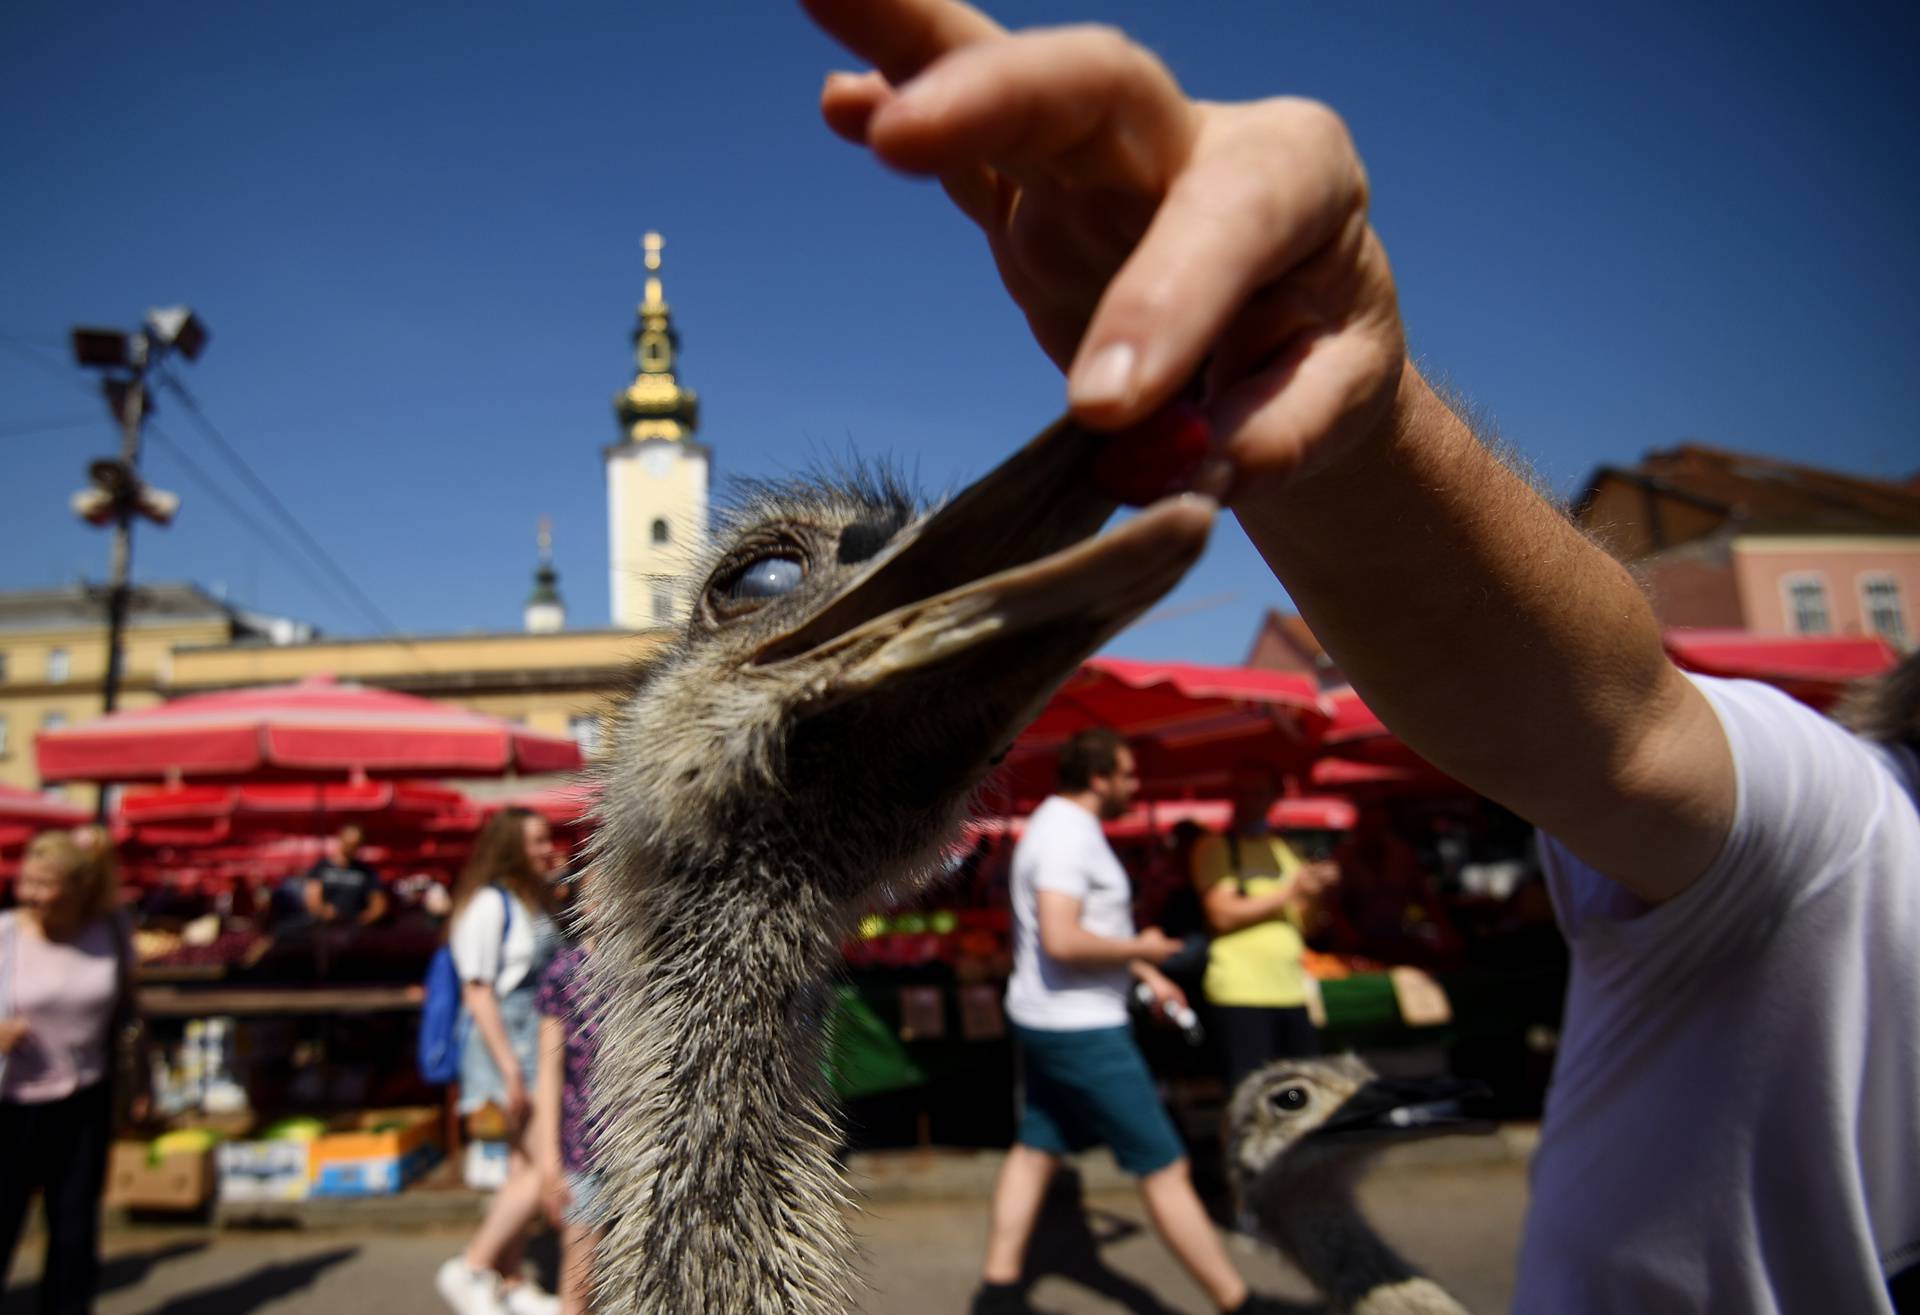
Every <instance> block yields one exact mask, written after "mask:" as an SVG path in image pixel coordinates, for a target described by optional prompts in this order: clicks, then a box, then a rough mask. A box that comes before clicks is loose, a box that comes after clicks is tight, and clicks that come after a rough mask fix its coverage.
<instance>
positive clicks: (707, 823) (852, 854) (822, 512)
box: [600, 422, 1214, 905]
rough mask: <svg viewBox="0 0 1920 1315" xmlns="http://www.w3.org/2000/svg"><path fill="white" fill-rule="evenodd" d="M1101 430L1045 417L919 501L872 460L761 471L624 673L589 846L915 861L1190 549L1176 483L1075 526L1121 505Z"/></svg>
mask: <svg viewBox="0 0 1920 1315" xmlns="http://www.w3.org/2000/svg"><path fill="white" fill-rule="evenodd" d="M1105 441H1106V440H1104V439H1102V438H1100V437H1098V436H1095V435H1091V434H1088V433H1086V432H1085V431H1082V430H1080V429H1078V428H1077V427H1075V426H1073V425H1071V424H1069V423H1066V422H1062V423H1060V424H1057V425H1055V426H1053V427H1052V428H1051V429H1049V430H1047V431H1046V432H1045V433H1043V434H1042V435H1041V436H1040V437H1039V438H1037V439H1036V440H1034V441H1033V442H1032V443H1030V444H1029V445H1028V446H1027V447H1026V448H1025V449H1023V450H1022V451H1020V452H1019V453H1017V454H1015V456H1014V457H1012V458H1011V459H1010V460H1008V461H1007V462H1005V463H1004V464H1002V465H1001V466H1000V467H999V468H998V469H996V470H995V471H993V472H992V473H991V474H989V475H988V476H987V477H985V478H984V479H982V480H980V481H979V482H978V483H976V484H974V485H973V486H971V487H970V488H968V489H967V490H965V491H964V492H963V493H961V494H960V495H959V496H958V497H956V498H955V499H953V500H952V501H951V502H949V503H948V504H947V505H946V506H944V507H942V508H940V509H938V510H936V511H934V512H933V513H931V514H928V515H922V514H919V513H918V511H917V509H916V508H915V506H914V504H913V502H912V501H911V499H910V498H909V496H908V495H907V494H906V493H905V492H904V491H902V490H901V489H900V488H899V487H898V486H897V485H895V484H893V483H892V482H891V481H889V480H885V479H881V478H871V477H860V478H855V479H851V480H833V481H828V480H818V481H795V482H791V483H787V484H782V485H765V486H760V487H758V488H757V489H756V490H755V491H754V492H753V493H752V495H751V496H750V497H749V498H748V499H747V500H746V501H745V503H744V505H743V506H741V507H740V508H738V509H737V511H736V512H735V513H734V514H733V516H732V517H731V518H730V523H729V524H728V526H727V527H726V529H725V530H724V531H723V532H722V533H721V534H720V535H718V536H717V544H716V547H715V549H714V550H713V553H712V557H711V560H710V562H709V563H708V565H707V569H706V571H705V573H704V579H703V580H702V582H701V583H700V584H699V585H698V592H697V594H696V595H695V596H694V597H693V598H692V599H691V600H690V601H691V616H690V619H689V621H688V624H687V627H686V630H685V632H684V633H683V634H682V635H681V636H680V637H679V639H678V642H677V643H675V644H673V645H671V646H669V647H668V648H667V649H666V650H664V651H663V652H661V653H660V654H659V655H658V656H657V657H655V658H654V659H653V660H651V661H649V662H648V663H647V664H646V666H645V667H644V668H643V669H642V670H641V671H640V673H639V675H638V680H637V682H636V688H635V690H634V692H633V694H632V696H631V698H630V699H629V701H628V703H627V705H626V708H625V713H624V716H623V718H622V719H621V726H620V728H619V730H618V731H617V733H616V740H617V747H616V751H615V752H614V753H612V754H610V755H608V764H609V765H608V767H607V769H606V772H605V779H604V781H603V799H604V803H603V807H602V817H603V829H602V832H601V838H600V844H601V848H602V851H603V852H606V853H611V854H615V855H618V856H620V858H621V864H616V866H620V865H622V864H624V865H625V866H626V867H627V868H628V870H629V871H630V872H635V869H634V865H633V862H632V859H633V858H634V856H642V857H643V858H646V859H650V860H651V861H647V862H643V863H642V864H641V867H642V868H643V869H644V868H654V869H666V868H674V867H680V866H685V865H688V864H691V865H694V866H696V867H699V866H703V865H707V864H710V863H711V862H712V861H714V860H715V858H716V857H717V851H720V850H727V849H730V848H732V847H733V846H734V845H735V844H736V843H737V842H738V841H739V840H740V839H741V838H742V837H757V838H760V839H764V840H767V841H770V842H772V843H775V844H778V845H790V846H791V847H792V848H791V852H792V854H793V855H794V857H795V858H796V859H799V860H803V861H805V862H806V863H807V865H808V867H809V869H810V879H811V880H812V881H814V882H815V883H817V884H819V885H821V886H823V887H826V888H829V889H831V890H833V892H834V893H835V894H837V895H839V896H842V897H853V896H857V895H859V894H861V893H862V892H864V891H865V890H866V889H868V888H869V887H871V886H872V885H874V884H875V883H876V882H877V881H880V880H882V879H890V878H899V877H901V876H903V875H907V874H910V873H913V872H915V871H917V870H919V869H920V868H921V867H923V866H924V865H925V864H926V863H927V861H928V860H929V859H931V858H932V857H933V856H934V855H935V854H937V852H938V850H939V846H940V845H941V843H942V842H943V840H944V839H945V838H946V837H947V836H948V835H949V834H950V832H951V829H952V826H953V825H954V824H956V823H957V822H958V821H960V820H961V819H962V818H963V817H964V814H965V810H966V807H967V805H968V803H969V801H970V799H971V796H972V794H973V792H974V790H975V787H976V786H978V785H979V783H980V782H981V781H982V779H983V778H984V777H985V776H986V775H987V774H988V772H989V771H990V770H991V767H992V765H993V764H994V763H995V762H996V761H997V760H998V756H999V754H1000V753H1001V752H1002V751H1003V750H1004V749H1005V748H1006V746H1007V745H1008V744H1009V743H1010V742H1011V741H1012V740H1013V738H1014V736H1015V735H1016V734H1017V733H1018V732H1019V730H1020V729H1021V727H1022V726H1024V725H1025V724H1026V722H1027V721H1029V720H1031V718H1032V717H1033V716H1034V714H1035V713H1037V712H1038V711H1039V709H1040V708H1041V706H1043V705H1044V703H1045V702H1046V700H1047V698H1048V697H1049V696H1050V695H1051V693H1052V691H1053V690H1054V688H1055V687H1056V686H1058V685H1059V684H1060V683H1061V682H1062V681H1063V680H1064V679H1065V678H1066V677H1067V676H1068V675H1069V674H1071V673H1072V671H1073V670H1074V668H1075V666H1076V665H1077V664H1078V663H1079V661H1080V660H1081V659H1082V658H1084V657H1085V656H1087V655H1088V654H1090V653H1091V652H1092V651H1093V650H1095V649H1096V648H1098V647H1099V645H1100V644H1101V643H1102V642H1104V641H1105V640H1106V639H1107V638H1108V637H1109V636H1110V635H1112V634H1113V633H1114V632H1115V631H1117V630H1118V629H1119V628H1120V627H1121V626H1123V625H1124V624H1126V623H1127V622H1128V621H1130V620H1132V619H1133V618H1134V617H1135V616H1136V615H1138V614H1139V613H1140V612H1141V611H1142V610H1143V609H1144V608H1145V607H1146V606H1148V605H1149V604H1150V603H1152V601H1153V600H1154V599H1156V598H1158V597H1159V596H1160V595H1161V594H1162V593H1164V592H1165V591H1166V590H1167V589H1168V588H1170V587H1171V586H1172V585H1173V584H1174V582H1175V581H1177V580H1178V579H1179V578H1180V577H1181V575H1183V574H1184V573H1185V572H1186V570H1187V568H1188V567H1189V566H1190V565H1191V564H1192V563H1193V561H1194V559H1195V558H1196V557H1197V556H1198V555H1199V553H1200V550H1201V548H1202V547H1203V546H1204V544H1205V541H1206V537H1207V532H1208V529H1209V526H1210V524H1211V520H1212V515H1213V511H1214V506H1213V503H1212V502H1211V501H1210V500H1207V499H1204V498H1200V497H1196V496H1192V495H1187V496H1177V497H1171V498H1167V499H1163V500H1162V501H1161V502H1160V503H1158V504H1156V505H1154V506H1153V507H1151V508H1149V509H1147V510H1146V511H1144V512H1143V513H1142V514H1140V515H1139V516H1137V517H1135V518H1133V519H1132V520H1130V521H1129V522H1128V523H1127V524H1125V525H1123V526H1121V527H1120V528H1118V529H1116V530H1114V531H1113V532H1111V533H1109V534H1107V535H1104V536H1102V537H1100V538H1097V539H1091V540H1088V538H1087V536H1089V535H1090V534H1091V533H1092V532H1093V531H1094V530H1096V529H1097V528H1098V527H1099V525H1100V524H1101V523H1102V522H1103V521H1105V520H1106V519H1107V517H1108V516H1109V515H1110V514H1111V512H1112V511H1113V509H1114V504H1113V503H1112V502H1111V501H1109V500H1107V499H1106V498H1104V497H1102V496H1101V495H1100V494H1098V493H1097V492H1096V491H1095V490H1094V489H1093V488H1092V486H1091V485H1092V481H1091V479H1090V478H1089V468H1090V464H1091V461H1092V459H1093V457H1094V456H1095V455H1096V453H1097V451H1098V449H1099V447H1100V445H1101V444H1102V443H1104V442H1105ZM1083 540H1085V541H1083ZM635 875H640V876H644V875H645V873H644V871H641V872H635ZM615 902H616V905H617V900H616V901H615Z"/></svg>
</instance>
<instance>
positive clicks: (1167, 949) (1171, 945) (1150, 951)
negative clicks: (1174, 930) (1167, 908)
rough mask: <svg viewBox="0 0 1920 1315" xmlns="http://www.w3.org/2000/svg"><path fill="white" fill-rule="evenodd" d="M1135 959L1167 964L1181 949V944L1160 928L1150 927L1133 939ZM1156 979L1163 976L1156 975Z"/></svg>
mask: <svg viewBox="0 0 1920 1315" xmlns="http://www.w3.org/2000/svg"><path fill="white" fill-rule="evenodd" d="M1133 944H1134V957H1135V958H1137V959H1141V960H1144V961H1145V962H1147V963H1150V964H1153V963H1165V962H1166V961H1167V960H1168V959H1170V958H1172V957H1173V955H1174V952H1175V951H1177V950H1178V949H1179V948H1180V942H1179V941H1177V940H1175V939H1174V938H1173V937H1171V936H1169V935H1167V934H1166V933H1165V932H1163V931H1161V930H1160V929H1159V928H1158V927H1149V928H1147V929H1146V930H1145V931H1143V932H1141V933H1140V934H1139V935H1137V936H1135V937H1134V938H1133ZM1154 975H1155V976H1156V977H1159V976H1162V974H1159V973H1155V974H1154Z"/></svg>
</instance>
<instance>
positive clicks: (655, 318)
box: [613, 233, 700, 442]
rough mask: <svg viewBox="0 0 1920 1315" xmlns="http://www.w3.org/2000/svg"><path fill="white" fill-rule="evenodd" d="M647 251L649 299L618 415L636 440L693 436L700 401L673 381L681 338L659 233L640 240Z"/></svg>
mask: <svg viewBox="0 0 1920 1315" xmlns="http://www.w3.org/2000/svg"><path fill="white" fill-rule="evenodd" d="M640 245H641V247H642V249H643V250H645V252H646V266H647V285H646V296H645V298H644V299H643V300H642V301H641V303H640V305H639V307H638V309H637V319H636V322H635V324H634V328H633V359H634V376H633V382H632V383H631V384H629V385H628V386H627V388H626V391H625V392H623V393H621V394H620V395H619V396H618V397H616V398H615V399H614V403H613V409H614V414H616V415H617V416H619V418H620V427H621V428H622V429H623V430H624V431H626V436H627V438H628V439H629V440H631V441H633V442H638V441H640V440H641V439H647V438H673V439H679V438H691V437H692V436H693V432H694V431H695V430H696V429H698V428H699V427H700V398H699V395H698V394H697V393H695V392H694V391H693V390H692V389H691V388H682V387H681V386H680V383H679V381H678V380H677V379H675V378H674V374H673V366H674V358H675V355H676V354H677V353H678V351H679V349H680V335H679V334H677V333H675V332H674V329H673V314H672V312H671V310H669V308H668V306H667V298H666V294H665V293H664V292H662V291H661V287H660V252H661V250H662V248H664V247H665V246H666V242H665V240H664V239H662V238H661V236H660V235H659V234H658V233H648V234H647V235H646V236H645V237H643V238H641V239H640Z"/></svg>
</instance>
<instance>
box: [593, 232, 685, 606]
mask: <svg viewBox="0 0 1920 1315" xmlns="http://www.w3.org/2000/svg"><path fill="white" fill-rule="evenodd" d="M642 245H643V246H644V248H645V249H646V262H647V286H646V296H645V298H644V299H643V300H642V301H641V303H640V307H639V312H638V319H637V320H636V322H635V324H634V329H633V356H634V367H635V368H634V376H633V382H632V383H631V384H629V385H627V388H626V390H625V391H624V392H622V393H620V394H619V395H618V396H617V397H615V398H614V402H613V409H614V414H615V415H616V416H618V417H619V420H620V429H621V434H622V437H621V440H620V441H619V442H618V443H615V444H614V445H613V446H611V447H609V448H608V449H607V450H606V458H607V515H608V522H609V523H608V535H607V542H608V547H609V552H610V556H611V558H612V562H611V567H612V585H613V589H612V599H613V624H614V625H616V626H619V627H623V628H625V629H629V630H644V629H647V628H649V627H653V626H663V625H678V624H680V623H681V622H682V621H684V620H685V618H686V614H687V604H688V596H689V592H690V589H691V587H692V586H691V582H688V581H685V580H684V579H683V578H682V577H684V576H685V575H686V574H687V572H688V571H689V570H691V569H692V567H693V564H694V563H695V561H697V560H698V558H699V555H700V553H701V551H702V550H703V549H704V548H705V546H706V539H707V467H708V458H709V454H708V452H707V449H706V448H705V447H703V446H702V445H700V444H699V443H697V442H695V441H694V438H693V435H694V431H696V430H697V429H699V427H700V399H699V397H698V396H697V395H696V394H695V393H694V391H693V390H692V389H691V388H683V387H681V386H680V383H679V381H678V380H677V379H676V378H675V377H674V363H675V357H676V355H677V354H678V352H679V349H680V335H679V334H677V333H675V332H674V329H673V318H672V315H671V313H670V312H669V310H668V308H667V299H666V297H665V296H664V295H663V294H662V292H661V290H660V251H661V248H662V247H663V246H664V245H665V243H664V242H662V240H661V238H660V235H659V234H658V233H649V234H647V235H646V238H645V239H644V240H643V242H642Z"/></svg>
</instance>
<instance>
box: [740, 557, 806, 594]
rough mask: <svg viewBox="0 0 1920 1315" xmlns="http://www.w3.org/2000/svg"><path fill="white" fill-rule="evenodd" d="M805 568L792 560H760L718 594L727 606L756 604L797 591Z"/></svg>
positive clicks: (803, 576)
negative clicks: (727, 603) (722, 597)
mask: <svg viewBox="0 0 1920 1315" xmlns="http://www.w3.org/2000/svg"><path fill="white" fill-rule="evenodd" d="M806 574H807V570H806V567H804V566H802V565H801V564H800V563H799V562H798V561H796V560H795V559H794V558H792V557H762V558H761V559H760V560H759V561H757V562H754V563H753V564H752V565H750V566H748V567H747V568H746V569H745V570H744V571H742V572H740V574H738V575H736V576H734V577H733V579H732V580H730V581H728V582H727V583H726V584H725V585H722V586H721V589H720V592H721V594H722V595H723V596H724V597H725V598H726V599H727V601H728V602H730V603H757V602H760V601H762V600H763V599H767V598H779V597H781V596H782V595H784V594H790V593H792V592H793V591H794V590H795V589H797V588H799V586H800V581H801V580H802V579H804V578H805V577H806Z"/></svg>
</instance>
